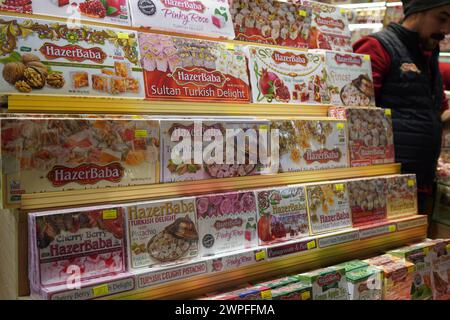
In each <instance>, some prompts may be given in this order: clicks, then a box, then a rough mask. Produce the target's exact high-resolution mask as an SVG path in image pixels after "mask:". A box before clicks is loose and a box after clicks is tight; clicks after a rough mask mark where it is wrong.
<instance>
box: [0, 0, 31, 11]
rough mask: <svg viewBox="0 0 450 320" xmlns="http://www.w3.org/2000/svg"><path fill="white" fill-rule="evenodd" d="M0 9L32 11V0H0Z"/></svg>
mask: <svg viewBox="0 0 450 320" xmlns="http://www.w3.org/2000/svg"><path fill="white" fill-rule="evenodd" d="M35 1H36V0H35ZM0 11H11V12H17V13H32V12H33V7H32V0H0Z"/></svg>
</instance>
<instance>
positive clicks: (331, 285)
mask: <svg viewBox="0 0 450 320" xmlns="http://www.w3.org/2000/svg"><path fill="white" fill-rule="evenodd" d="M296 277H297V279H298V280H299V282H300V283H304V284H307V285H310V286H312V300H348V289H347V279H346V277H345V269H344V268H336V267H328V268H323V269H319V270H315V271H312V272H306V273H302V274H299V275H297V276H296Z"/></svg>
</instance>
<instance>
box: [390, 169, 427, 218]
mask: <svg viewBox="0 0 450 320" xmlns="http://www.w3.org/2000/svg"><path fill="white" fill-rule="evenodd" d="M386 179H387V188H388V193H387V215H388V217H389V218H397V217H404V216H409V215H416V214H418V213H419V212H418V208H417V181H416V175H414V174H404V175H392V176H387V177H386Z"/></svg>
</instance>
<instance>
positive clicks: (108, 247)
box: [28, 207, 125, 288]
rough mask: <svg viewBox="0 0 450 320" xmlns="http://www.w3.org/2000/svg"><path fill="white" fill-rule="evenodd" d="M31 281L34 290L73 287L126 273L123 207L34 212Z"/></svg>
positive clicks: (31, 234) (31, 226)
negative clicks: (75, 283)
mask: <svg viewBox="0 0 450 320" xmlns="http://www.w3.org/2000/svg"><path fill="white" fill-rule="evenodd" d="M28 223H29V232H30V236H31V237H30V240H31V243H30V250H31V255H30V257H31V261H30V282H31V286H32V287H34V288H37V287H40V286H54V285H64V284H68V283H70V284H73V281H74V277H73V274H80V281H81V282H84V281H87V280H90V279H93V278H100V277H103V276H107V275H114V274H118V273H121V272H124V271H125V241H124V211H123V209H122V208H120V207H105V208H102V207H101V208H99V209H98V208H87V209H83V210H72V209H69V210H59V211H56V210H55V211H48V212H36V213H30V214H29V216H28Z"/></svg>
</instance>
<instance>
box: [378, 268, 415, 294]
mask: <svg viewBox="0 0 450 320" xmlns="http://www.w3.org/2000/svg"><path fill="white" fill-rule="evenodd" d="M380 267H381V269H382V270H383V273H384V281H383V300H411V287H412V284H413V280H414V278H413V274H414V270H415V267H414V264H413V263H410V262H401V261H400V262H394V263H388V264H385V265H382V266H380Z"/></svg>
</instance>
